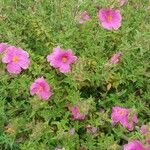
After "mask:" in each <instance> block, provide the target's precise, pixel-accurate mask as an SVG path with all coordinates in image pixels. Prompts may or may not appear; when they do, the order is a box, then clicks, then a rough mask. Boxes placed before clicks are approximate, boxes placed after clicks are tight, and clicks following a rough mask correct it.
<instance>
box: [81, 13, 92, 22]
mask: <svg viewBox="0 0 150 150" xmlns="http://www.w3.org/2000/svg"><path fill="white" fill-rule="evenodd" d="M88 20H90V16H89V14H88V13H87V12H86V11H84V12H83V13H81V15H80V20H79V23H80V24H83V23H84V22H85V21H88Z"/></svg>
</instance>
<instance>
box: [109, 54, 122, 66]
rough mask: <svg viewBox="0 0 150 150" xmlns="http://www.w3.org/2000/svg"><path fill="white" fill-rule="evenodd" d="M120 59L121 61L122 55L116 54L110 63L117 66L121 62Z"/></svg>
mask: <svg viewBox="0 0 150 150" xmlns="http://www.w3.org/2000/svg"><path fill="white" fill-rule="evenodd" d="M120 59H121V53H116V54H114V55H113V56H112V57H111V59H110V63H111V64H117V63H119V62H120Z"/></svg>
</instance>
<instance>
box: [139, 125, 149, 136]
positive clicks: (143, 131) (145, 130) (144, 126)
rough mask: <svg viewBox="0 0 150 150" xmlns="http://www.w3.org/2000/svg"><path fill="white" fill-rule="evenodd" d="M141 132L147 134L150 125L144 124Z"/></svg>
mask: <svg viewBox="0 0 150 150" xmlns="http://www.w3.org/2000/svg"><path fill="white" fill-rule="evenodd" d="M140 132H141V134H146V133H147V132H148V126H147V125H142V126H141V129H140Z"/></svg>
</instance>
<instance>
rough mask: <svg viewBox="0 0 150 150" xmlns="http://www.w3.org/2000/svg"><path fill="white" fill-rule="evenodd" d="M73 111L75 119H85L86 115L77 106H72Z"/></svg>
mask: <svg viewBox="0 0 150 150" xmlns="http://www.w3.org/2000/svg"><path fill="white" fill-rule="evenodd" d="M71 113H72V118H73V120H84V119H85V115H84V114H82V113H81V112H80V110H79V108H78V107H77V106H73V107H72V110H71Z"/></svg>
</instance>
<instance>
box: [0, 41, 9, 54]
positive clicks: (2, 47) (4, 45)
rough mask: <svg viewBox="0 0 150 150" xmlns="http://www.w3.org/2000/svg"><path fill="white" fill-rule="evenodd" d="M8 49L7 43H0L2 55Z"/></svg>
mask: <svg viewBox="0 0 150 150" xmlns="http://www.w3.org/2000/svg"><path fill="white" fill-rule="evenodd" d="M8 47H9V45H8V44H7V43H0V53H2V52H4V51H5V50H6V49H7V48H8Z"/></svg>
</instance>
